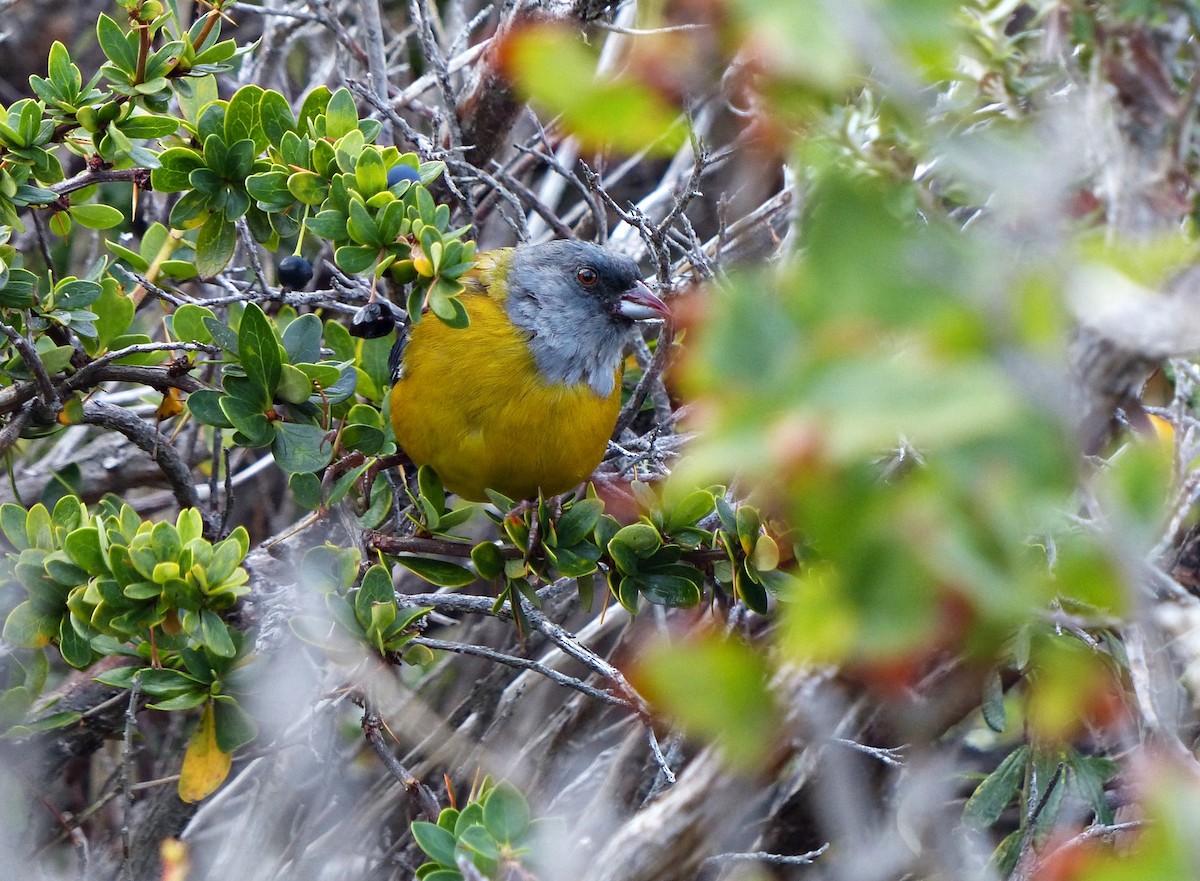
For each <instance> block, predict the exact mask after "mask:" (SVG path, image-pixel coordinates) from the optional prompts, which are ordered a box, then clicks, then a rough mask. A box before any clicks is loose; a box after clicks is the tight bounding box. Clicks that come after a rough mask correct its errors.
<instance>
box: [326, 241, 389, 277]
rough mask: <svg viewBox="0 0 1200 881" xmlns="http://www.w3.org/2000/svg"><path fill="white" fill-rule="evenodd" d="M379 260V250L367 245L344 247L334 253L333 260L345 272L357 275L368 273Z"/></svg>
mask: <svg viewBox="0 0 1200 881" xmlns="http://www.w3.org/2000/svg"><path fill="white" fill-rule="evenodd" d="M378 258H379V249H378V248H371V247H367V246H366V245H343V246H342V247H340V248H338V249H337V250H335V251H334V252H333V259H334V261H335V262H336V263H337V265H338V266H339V267H341V268H342V270H344V271H345V272H348V273H350V274H351V275H355V274H357V273H360V272H366V271H367V270H368V269H370V268H371V267H372V266H374V265H375V261H376V260H377V259H378Z"/></svg>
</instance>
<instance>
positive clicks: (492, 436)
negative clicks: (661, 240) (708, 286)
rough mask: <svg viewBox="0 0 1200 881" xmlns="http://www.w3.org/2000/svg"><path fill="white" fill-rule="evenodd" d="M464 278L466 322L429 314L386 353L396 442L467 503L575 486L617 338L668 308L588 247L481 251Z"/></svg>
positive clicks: (608, 428)
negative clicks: (460, 325)
mask: <svg viewBox="0 0 1200 881" xmlns="http://www.w3.org/2000/svg"><path fill="white" fill-rule="evenodd" d="M462 281H463V285H464V289H463V291H462V292H461V293H460V295H459V299H460V302H461V303H462V305H463V306H464V308H465V309H466V311H467V315H468V317H469V321H470V323H469V325H468V326H467V327H464V328H456V327H450V326H448V325H447V324H445V323H443V322H442V321H439V320H437V319H436V318H435V317H433V316H425V317H424V319H423V320H421V321H419V322H417V323H415V324H413V323H410V324H409V326H408V327H407V329H406V330H405V331H403V332H402V333H401V336H400V338H399V339H398V340H397V342H396V344H395V346H394V347H393V349H392V357H391V359H390V364H391V369H392V390H391V393H390V406H391V422H392V427H393V429H394V430H395V435H396V442H397V444H398V445H399V447H400V448H401V450H403V452H404V453H405V454H406V455H407V456H408V458H409V459H411V460H412V462H413V463H414V464H416V465H429V466H432V468H433V469H434V471H436V472H437V474H438V476H439V477H440V478H441V481H442V485H443V486H444V487H445V489H446V490H448V491H450V492H453V493H457V494H458V495H459V496H460V497H462V498H464V499H467V500H470V501H477V502H481V501H487V500H488V495H487V493H486V490H489V489H490V490H492V491H494V492H498V493H500V494H502V495H504V496H506V497H508V498H509V499H513V500H527V499H532V498H536V497H537V496H538V495H539V494H541V495H543V496H553V495H557V494H560V493H564V492H566V491H568V490H570V489H572V488H574V487H576V486H578V485H579V484H580V483H582V482H583V481H584V480H586V479H587V478H588V476H590V475H591V473H592V472H593V471H594V470H595V469H596V466H597V465H599V464H600V460H601V459H602V458H603V456H604V452H605V450H606V449H607V445H608V439H609V436H610V435H611V434H612V432H613V429H614V428H615V426H616V422H617V417H618V414H619V412H620V407H621V375H622V366H623V361H624V349H625V342H626V335H627V333H628V331H629V330H630V328H631V327H633V324H634V322H636V321H644V320H648V319H657V318H661V319H666V318H668V317H669V310H668V309H667V306H666V304H665V303H663V301H662V300H661V299H660V298H659V297H657V296H655V295H654V294H653V293H651V291H650V289H649V287H648V286H647V285H646V283H645V282H644V281H643V280H642V276H641V273H640V272H639V271H638V268H637V264H636V262H634V261H633V260H632V259H630V258H629V257H625V256H622V255H619V254H616V253H614V252H612V251H609V250H608V249H606V248H603V247H601V246H599V245H596V244H592V243H590V242H584V241H575V240H554V241H547V242H541V243H537V244H525V245H520V246H517V247H515V248H501V249H498V250H494V251H487V252H484V253H481V254H480V255H479V256H478V257H477V259H476V265H475V267H474V269H472V270H471V271H470V272H469V273H468V274H467V275H466V276H464V277H463V279H462Z"/></svg>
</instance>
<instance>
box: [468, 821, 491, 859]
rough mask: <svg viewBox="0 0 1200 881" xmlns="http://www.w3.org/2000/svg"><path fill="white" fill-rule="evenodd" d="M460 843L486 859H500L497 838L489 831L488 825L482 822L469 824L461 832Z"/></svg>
mask: <svg viewBox="0 0 1200 881" xmlns="http://www.w3.org/2000/svg"><path fill="white" fill-rule="evenodd" d="M458 843H459V845H460V846H462V847H465V848H468V849H469V850H472V851H474V852H475V853H477V854H479V855H480V856H482V857H485V858H486V859H489V860H498V859H500V847H499V845H498V844H497V843H496V839H495V838H493V837H492V835H491V833H490V832H488V830H487V827H485V826H482V825H480V824H475V825H472V826H468V827H467V828H466V829H464V830H463V831H462V832H460V833H459V835H458Z"/></svg>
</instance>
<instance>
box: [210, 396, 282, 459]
mask: <svg viewBox="0 0 1200 881" xmlns="http://www.w3.org/2000/svg"><path fill="white" fill-rule="evenodd" d="M193 394H199V392H194V393H193ZM217 403H218V405H219V406H220V408H221V412H222V413H224V414H225V418H226V419H228V420H229V422H230V424H232V425H233V427H234V428H236V429H237V430H238V431H239V432H241V433H242V434H244V435H245V436H246V437H245V445H246V446H249V447H265V446H268V445H269V444H271V443H273V442H274V440H275V429H274V428H272V426H271V423H270V422H269V421H268V420H267V417H266V415H265V414H264V413H263V409H262V407H260V406H258V405H256V404H252V403H251V402H249V401H244V400H242V399H241V398H236V397H234V396H233V395H221V396H220V397H219V398H218V399H217Z"/></svg>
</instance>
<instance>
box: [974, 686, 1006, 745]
mask: <svg viewBox="0 0 1200 881" xmlns="http://www.w3.org/2000/svg"><path fill="white" fill-rule="evenodd" d="M980 710H981V712H982V713H983V721H984V722H985V723H987V726H988V727H989V728H991V729H992V730H993V731H995V732H996V733H998V734H1001V733H1003V732H1004V728H1005V710H1004V684H1003V683H1002V682H1001V681H1000V671H999V670H993V671H992V672H991V674H990V675H989V676H988V678H987V679H986V680H985V681H984V683H983V703H982V704H980Z"/></svg>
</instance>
